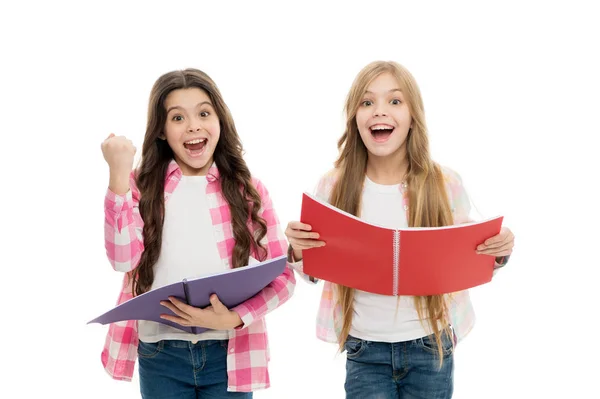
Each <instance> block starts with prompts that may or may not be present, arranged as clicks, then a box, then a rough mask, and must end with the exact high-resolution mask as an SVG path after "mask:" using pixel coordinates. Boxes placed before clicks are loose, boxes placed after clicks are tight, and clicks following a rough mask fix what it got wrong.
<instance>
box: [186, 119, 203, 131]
mask: <svg viewBox="0 0 600 399" xmlns="http://www.w3.org/2000/svg"><path fill="white" fill-rule="evenodd" d="M187 131H188V133H196V132H199V131H200V122H198V121H197V120H193V121H191V122H190V124H189V126H188V128H187Z"/></svg>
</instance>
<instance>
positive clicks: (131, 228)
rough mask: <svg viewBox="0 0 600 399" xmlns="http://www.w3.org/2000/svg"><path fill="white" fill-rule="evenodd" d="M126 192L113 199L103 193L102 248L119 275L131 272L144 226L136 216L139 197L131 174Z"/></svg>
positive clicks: (137, 258)
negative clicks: (119, 272) (103, 246)
mask: <svg viewBox="0 0 600 399" xmlns="http://www.w3.org/2000/svg"><path fill="white" fill-rule="evenodd" d="M129 184H130V190H129V191H128V192H127V193H126V194H124V195H117V194H115V193H114V192H112V191H111V190H110V189H107V191H106V195H105V198H104V245H105V248H106V255H107V257H108V259H109V261H110V264H111V265H112V267H113V268H114V269H115V270H117V271H121V272H129V271H131V270H133V269H134V268H135V267H136V266H137V264H138V262H139V260H140V257H141V255H142V252H143V251H144V243H143V236H142V230H143V227H144V222H143V221H142V218H141V216H140V210H139V199H140V193H139V191H138V189H137V187H136V185H135V179H134V174H133V172H132V174H131V176H130V179H129Z"/></svg>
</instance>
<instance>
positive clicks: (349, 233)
mask: <svg viewBox="0 0 600 399" xmlns="http://www.w3.org/2000/svg"><path fill="white" fill-rule="evenodd" d="M399 212H403V211H401V210H399ZM502 219H503V217H502V216H498V217H495V218H492V219H488V220H484V221H481V222H473V223H466V224H460V225H453V226H445V227H420V228H404V229H390V228H386V227H381V226H377V225H374V224H370V223H367V222H365V221H363V220H360V219H359V218H357V217H356V216H354V215H351V214H349V213H347V212H344V211H342V210H340V209H338V208H335V207H334V206H332V205H330V204H328V203H326V202H323V201H320V200H319V199H317V198H315V197H314V196H312V195H310V194H307V193H304V194H303V196H302V214H301V217H300V220H301V221H302V223H307V224H309V225H311V226H312V230H313V231H314V232H317V233H319V234H320V240H322V241H325V243H326V245H325V246H324V247H320V248H311V249H309V250H306V251H303V254H302V255H303V261H304V273H306V274H308V275H309V276H313V277H316V278H320V279H323V280H326V281H330V282H332V283H336V284H340V285H345V286H347V287H352V288H357V289H360V290H362V291H367V292H372V293H375V294H382V295H439V294H445V293H451V292H456V291H461V290H464V289H467V288H471V287H475V286H478V285H481V284H485V283H487V282H489V281H490V280H491V279H492V273H493V269H494V262H495V257H494V256H490V255H478V254H477V253H476V252H475V250H476V248H477V246H478V245H479V244H481V243H483V242H484V241H485V240H486V239H488V238H490V237H492V236H494V235H496V234H498V233H499V232H500V229H501V227H502Z"/></svg>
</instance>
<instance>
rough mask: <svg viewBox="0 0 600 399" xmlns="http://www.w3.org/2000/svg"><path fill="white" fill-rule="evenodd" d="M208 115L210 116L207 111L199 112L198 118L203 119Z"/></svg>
mask: <svg viewBox="0 0 600 399" xmlns="http://www.w3.org/2000/svg"><path fill="white" fill-rule="evenodd" d="M208 115H210V113H209V112H208V111H202V112H200V116H201V117H203V118H206V117H207V116H208Z"/></svg>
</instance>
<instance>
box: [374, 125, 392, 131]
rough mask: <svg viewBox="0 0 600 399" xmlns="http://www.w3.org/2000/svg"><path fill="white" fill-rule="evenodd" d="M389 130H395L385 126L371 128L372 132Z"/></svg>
mask: <svg viewBox="0 0 600 399" xmlns="http://www.w3.org/2000/svg"><path fill="white" fill-rule="evenodd" d="M389 129H393V127H392V126H383V125H377V126H371V130H389Z"/></svg>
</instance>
